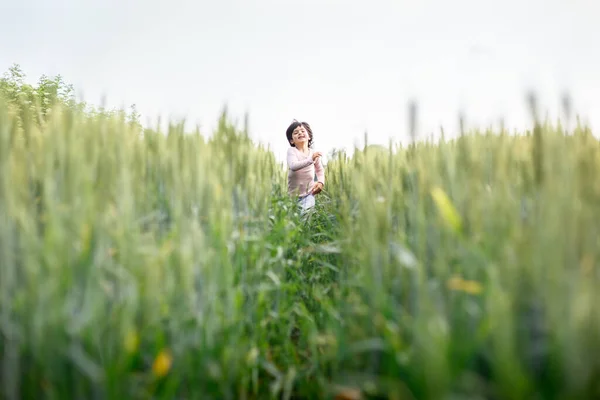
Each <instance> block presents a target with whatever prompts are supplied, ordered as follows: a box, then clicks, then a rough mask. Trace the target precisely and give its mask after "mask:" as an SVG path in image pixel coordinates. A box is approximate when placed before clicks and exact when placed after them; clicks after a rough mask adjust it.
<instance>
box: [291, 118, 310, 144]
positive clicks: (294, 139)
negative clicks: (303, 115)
mask: <svg viewBox="0 0 600 400" xmlns="http://www.w3.org/2000/svg"><path fill="white" fill-rule="evenodd" d="M286 136H287V139H288V142H289V143H290V146H292V147H304V146H308V147H310V146H311V144H312V132H311V129H310V127H309V125H308V124H307V123H306V122H298V121H294V122H292V124H291V125H290V126H289V127H288V129H287V131H286Z"/></svg>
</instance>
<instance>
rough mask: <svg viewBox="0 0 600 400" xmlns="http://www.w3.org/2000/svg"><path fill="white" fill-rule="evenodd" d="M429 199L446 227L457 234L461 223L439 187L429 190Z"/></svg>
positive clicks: (456, 212) (446, 196)
mask: <svg viewBox="0 0 600 400" xmlns="http://www.w3.org/2000/svg"><path fill="white" fill-rule="evenodd" d="M431 197H432V198H433V201H434V202H435V205H436V207H437V209H438V211H439V213H440V215H441V217H442V220H443V221H444V223H445V224H446V225H448V226H449V227H450V228H452V229H453V230H454V231H455V232H459V231H460V230H461V228H462V221H461V218H460V215H459V214H458V211H456V208H454V205H453V204H452V202H451V201H450V199H449V198H448V195H446V192H444V191H443V190H442V189H440V188H439V187H435V188H433V189H432V190H431Z"/></svg>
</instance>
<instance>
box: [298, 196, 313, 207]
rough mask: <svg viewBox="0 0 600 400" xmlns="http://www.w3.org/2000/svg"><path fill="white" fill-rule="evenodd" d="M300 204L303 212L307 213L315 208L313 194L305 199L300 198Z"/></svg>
mask: <svg viewBox="0 0 600 400" xmlns="http://www.w3.org/2000/svg"><path fill="white" fill-rule="evenodd" d="M298 204H299V205H300V207H302V211H306V210H308V209H309V208H312V207H314V205H315V196H313V195H312V194H308V195H306V196H304V197H300V199H299V200H298Z"/></svg>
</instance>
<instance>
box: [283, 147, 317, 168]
mask: <svg viewBox="0 0 600 400" xmlns="http://www.w3.org/2000/svg"><path fill="white" fill-rule="evenodd" d="M312 163H313V160H312V158H307V159H306V160H303V161H298V158H297V157H296V155H295V154H294V148H293V147H290V148H289V149H288V152H287V164H288V167H290V169H291V170H292V171H298V170H299V169H302V168H304V167H308V166H309V165H311V164H312Z"/></svg>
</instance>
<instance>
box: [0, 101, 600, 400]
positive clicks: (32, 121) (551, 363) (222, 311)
mask: <svg viewBox="0 0 600 400" xmlns="http://www.w3.org/2000/svg"><path fill="white" fill-rule="evenodd" d="M13 111H14V110H12V109H10V110H9V107H8V106H7V105H6V104H5V103H0V333H1V340H0V356H1V358H2V365H1V377H0V378H1V380H0V385H1V389H2V395H1V396H0V397H1V398H5V399H21V398H22V399H42V398H48V399H67V398H78V399H84V398H85V399H104V398H107V399H171V398H175V399H259V398H261V399H262V398H282V399H292V398H295V399H328V398H331V399H333V398H338V399H360V398H364V399H367V398H380V399H542V398H543V399H591V398H600V357H599V356H598V355H599V354H600V318H599V317H600V308H599V307H597V306H594V304H596V305H597V304H598V299H597V294H596V293H597V286H598V280H599V275H598V272H599V269H598V262H599V260H600V246H599V244H600V243H599V242H598V240H599V237H600V236H599V233H600V224H599V222H600V180H599V179H598V178H597V177H598V171H600V144H599V142H598V141H597V139H595V138H594V137H593V135H592V134H591V132H589V130H587V129H586V128H585V127H581V126H579V127H577V128H574V129H572V130H571V131H570V132H564V131H563V129H562V128H561V127H560V126H552V125H550V124H539V125H536V126H535V127H532V131H531V132H524V133H523V134H522V135H509V134H508V132H468V133H465V135H464V136H462V137H461V138H460V139H456V140H452V141H441V142H439V143H430V142H427V141H420V142H418V144H416V145H414V146H410V147H405V148H400V147H396V146H391V147H390V148H389V151H384V150H378V149H376V148H367V149H366V150H365V149H357V151H356V152H355V153H354V154H353V156H352V157H351V158H349V157H344V156H340V157H339V158H337V159H335V160H331V161H330V162H329V164H328V166H327V171H326V179H327V184H326V186H325V192H324V193H323V194H320V195H319V196H318V200H317V207H316V209H315V210H314V211H313V212H311V213H309V214H308V215H306V216H302V215H300V214H299V213H298V212H297V211H298V210H297V208H296V205H295V204H294V202H293V201H292V200H291V199H289V198H287V196H286V194H285V184H286V171H285V169H284V168H283V166H282V165H281V164H278V163H277V162H276V160H275V158H274V156H273V155H272V154H271V153H270V152H269V151H268V150H267V149H264V148H260V147H258V146H256V145H254V144H253V143H252V141H251V140H250V139H249V138H248V136H247V134H246V132H244V130H243V129H241V128H238V127H236V126H234V125H232V124H231V122H230V120H229V119H228V117H227V115H224V116H223V118H222V120H221V121H220V125H219V128H218V131H217V132H215V134H214V135H212V136H210V138H208V137H206V136H203V135H201V134H200V133H198V132H196V133H194V132H192V133H184V132H183V130H182V128H181V127H179V126H173V127H171V128H170V129H169V130H168V132H154V131H151V130H146V131H141V130H140V129H139V127H138V126H137V125H135V124H132V123H130V122H127V121H126V120H123V119H120V118H119V117H118V116H105V115H101V114H99V115H90V114H85V113H82V112H78V111H75V110H73V109H65V110H63V111H60V110H58V109H57V110H54V111H53V112H52V113H51V116H50V117H48V118H47V119H45V120H44V121H42V122H41V123H38V118H34V116H35V115H33V114H28V113H27V112H22V113H15V112H13ZM284 128H285V127H284ZM318 134H320V135H325V134H327V133H326V132H319V133H318ZM282 140H284V139H283V128H282Z"/></svg>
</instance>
